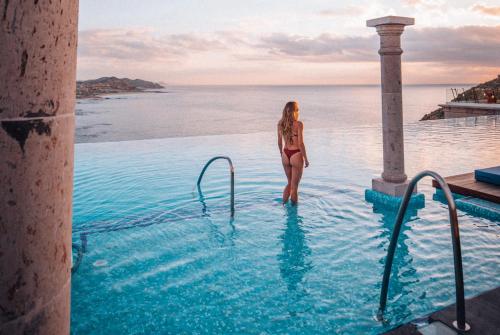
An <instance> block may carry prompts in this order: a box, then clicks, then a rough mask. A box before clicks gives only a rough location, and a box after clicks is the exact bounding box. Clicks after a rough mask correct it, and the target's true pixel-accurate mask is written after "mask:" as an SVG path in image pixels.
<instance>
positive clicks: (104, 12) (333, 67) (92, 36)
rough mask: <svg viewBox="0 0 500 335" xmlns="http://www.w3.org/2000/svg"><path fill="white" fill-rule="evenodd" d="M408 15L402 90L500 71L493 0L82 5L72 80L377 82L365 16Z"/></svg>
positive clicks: (499, 16) (124, 0) (499, 0)
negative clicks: (410, 23) (406, 86)
mask: <svg viewBox="0 0 500 335" xmlns="http://www.w3.org/2000/svg"><path fill="white" fill-rule="evenodd" d="M387 15H398V16H409V17H413V18H415V25H414V26H407V27H406V28H405V32H404V33H403V35H402V48H403V50H404V53H403V55H402V61H403V82H404V83H406V84H447V83H478V82H482V81H486V80H490V79H493V78H495V77H496V76H497V75H498V74H500V0H470V1H469V0H454V1H444V0H402V1H386V0H374V1H373V0H352V1H334V0H205V1H202V0H80V15H79V41H78V66H77V77H78V79H79V80H85V79H91V78H96V77H101V76H112V75H113V76H118V77H131V78H141V79H146V80H152V81H160V82H163V83H165V84H169V85H316V84H320V85H327V84H334V85H358V84H378V83H379V82H380V59H379V55H378V48H379V37H378V35H377V34H376V32H375V29H374V28H368V27H366V20H368V19H373V18H377V17H382V16H387Z"/></svg>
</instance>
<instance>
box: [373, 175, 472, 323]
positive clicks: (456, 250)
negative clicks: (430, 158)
mask: <svg viewBox="0 0 500 335" xmlns="http://www.w3.org/2000/svg"><path fill="white" fill-rule="evenodd" d="M426 176H429V177H432V178H434V179H435V180H436V181H437V182H438V183H439V185H440V186H441V189H442V190H443V192H444V194H445V197H446V201H447V202H448V211H449V215H450V228H451V240H452V246H453V264H454V268H455V295H456V303H455V306H456V314H457V320H456V321H454V322H453V326H454V327H455V328H457V329H458V330H460V331H468V330H469V329H470V326H469V325H468V324H467V323H466V322H465V297H464V279H463V268H462V251H461V246H460V233H459V227H458V218H457V209H456V206H455V201H454V200H453V195H452V193H451V191H450V188H449V187H448V184H447V183H446V181H445V180H444V179H443V178H442V177H441V176H440V175H439V174H437V173H435V172H432V171H423V172H420V173H419V174H418V175H416V176H415V177H414V178H413V179H412V180H411V181H410V183H409V185H408V188H407V189H406V192H405V194H404V197H403V201H402V202H401V205H400V207H399V210H398V215H397V218H396V223H395V225H394V229H393V231H392V236H391V242H390V244H389V250H388V251H387V259H386V262H385V268H384V277H383V279H382V288H381V291H380V304H379V310H378V314H377V318H378V319H379V320H381V319H382V317H383V314H384V310H385V307H386V304H387V292H388V288H389V279H390V276H391V270H392V262H393V260H394V253H395V251H396V246H397V242H398V237H399V233H400V231H401V226H402V224H403V219H404V215H405V212H406V209H407V208H408V204H409V202H410V198H411V194H412V192H413V189H414V188H415V186H416V185H417V183H418V182H419V181H420V179H422V178H424V177H426Z"/></svg>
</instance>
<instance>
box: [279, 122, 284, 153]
mask: <svg viewBox="0 0 500 335" xmlns="http://www.w3.org/2000/svg"><path fill="white" fill-rule="evenodd" d="M278 148H279V150H280V156H281V155H282V154H283V136H281V131H280V125H279V123H278Z"/></svg>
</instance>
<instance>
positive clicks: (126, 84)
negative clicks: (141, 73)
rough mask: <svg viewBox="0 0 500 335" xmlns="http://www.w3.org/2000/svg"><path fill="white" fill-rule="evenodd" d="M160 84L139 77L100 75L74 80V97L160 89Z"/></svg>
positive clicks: (91, 96)
mask: <svg viewBox="0 0 500 335" xmlns="http://www.w3.org/2000/svg"><path fill="white" fill-rule="evenodd" d="M161 88H164V87H163V86H162V85H160V84H157V83H153V82H150V81H146V80H141V79H129V78H117V77H102V78H98V79H91V80H85V81H77V82H76V98H77V99H82V98H96V97H99V96H100V95H103V94H116V93H127V92H143V91H144V90H150V89H161Z"/></svg>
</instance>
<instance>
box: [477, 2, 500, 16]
mask: <svg viewBox="0 0 500 335" xmlns="http://www.w3.org/2000/svg"><path fill="white" fill-rule="evenodd" d="M472 10H473V11H475V12H478V13H481V14H486V15H491V16H500V6H499V7H487V6H484V5H480V4H476V5H474V6H473V7H472Z"/></svg>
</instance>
